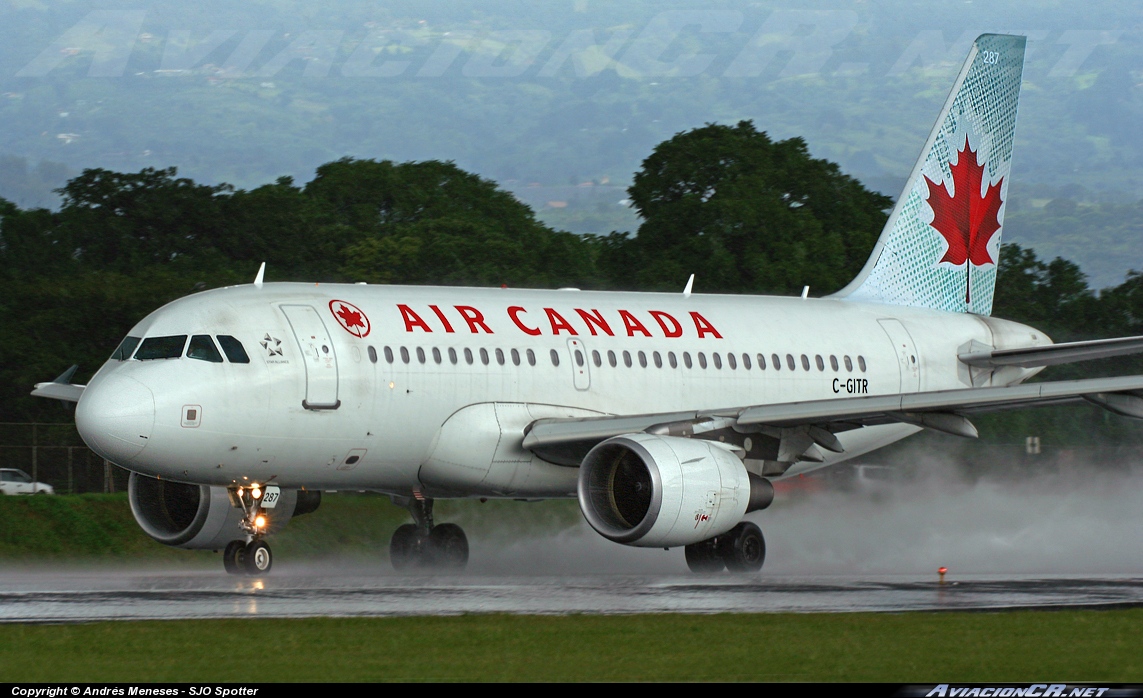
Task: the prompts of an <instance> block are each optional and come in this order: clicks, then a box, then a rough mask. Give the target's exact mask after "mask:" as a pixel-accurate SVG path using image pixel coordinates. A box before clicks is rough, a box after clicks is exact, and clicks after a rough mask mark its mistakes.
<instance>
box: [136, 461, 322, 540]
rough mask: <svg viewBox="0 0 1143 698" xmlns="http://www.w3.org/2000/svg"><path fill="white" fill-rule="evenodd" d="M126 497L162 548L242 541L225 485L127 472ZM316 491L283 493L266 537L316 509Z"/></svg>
mask: <svg viewBox="0 0 1143 698" xmlns="http://www.w3.org/2000/svg"><path fill="white" fill-rule="evenodd" d="M127 497H128V500H129V501H130V502H131V513H132V514H133V515H134V516H135V521H137V522H138V523H139V526H140V527H141V528H142V529H143V532H144V533H146V534H147V535H148V536H150V537H151V538H154V539H155V540H157V541H158V542H160V543H162V544H164V545H172V546H175V547H179V548H189V549H196V550H202V549H205V550H221V549H222V548H225V547H226V544H227V543H229V542H230V541H232V540H245V538H246V534H245V533H244V532H243V531H242V528H241V526H240V525H239V524H240V523H241V521H242V509H241V508H240V507H235V506H234V505H233V504H232V503H231V501H230V494H229V493H228V492H227V491H226V488H225V487H209V486H207V485H188V484H185V483H181V482H172V481H170V480H159V479H156V478H153V477H147V476H146V475H140V474H139V473H131V478H130V480H129V481H128V485H127ZM320 502H321V493H320V492H299V491H298V490H287V489H283V490H282V494H281V497H280V498H279V499H278V505H277V506H276V507H274V508H273V509H270V510H268V512H269V516H268V518H269V520H270V522H269V525H268V527H267V532H268V533H274V532H276V531H278V530H281V528H282V527H283V526H285V525H286V523H287V522H289V520H290V519H291V518H293V517H294V516H300V515H302V514H306V513H309V512H311V511H313V510H315V509H317V507H318V504H319V503H320Z"/></svg>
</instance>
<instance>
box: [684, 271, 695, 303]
mask: <svg viewBox="0 0 1143 698" xmlns="http://www.w3.org/2000/svg"><path fill="white" fill-rule="evenodd" d="M694 285H695V275H694V274H691V278H689V279H687V287H686V288H684V289H683V298H690V297H691V289H692V288H694Z"/></svg>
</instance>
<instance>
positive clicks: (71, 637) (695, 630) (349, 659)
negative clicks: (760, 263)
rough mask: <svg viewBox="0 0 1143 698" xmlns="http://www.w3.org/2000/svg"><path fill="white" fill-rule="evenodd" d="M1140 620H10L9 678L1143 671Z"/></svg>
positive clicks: (1139, 615) (891, 678)
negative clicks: (24, 622) (69, 622)
mask: <svg viewBox="0 0 1143 698" xmlns="http://www.w3.org/2000/svg"><path fill="white" fill-rule="evenodd" d="M1141 623H1143V609H1132V610H1123V611H1048V612H1045V611H1013V612H1004V613H906V614H865V613H853V614H754V615H729V614H727V615H667V614H663V615H639V616H587V615H570V616H512V615H465V616H453V617H427V618H346V619H338V618H321V619H299V620H274V619H249V620H201V621H154V622H137V623H126V622H103V623H90V624H78V625H0V682H15V681H20V682H33V681H35V682H51V681H93V682H94V681H108V682H125V681H190V682H200V681H230V682H240V681H246V682H262V681H298V682H302V681H305V682H317V681H321V682H331V681H770V682H788V681H874V682H892V683H905V682H912V683H918V682H937V681H940V682H949V681H953V682H970V681H971V682H984V681H987V682H1023V681H1088V682H1116V683H1121V682H1125V683H1133V682H1134V683H1138V682H1143V652H1140V645H1141V643H1140V641H1139V631H1138V628H1139V627H1140V624H1141ZM243 647H248V648H251V650H250V651H248V652H244V651H243V650H242V648H243Z"/></svg>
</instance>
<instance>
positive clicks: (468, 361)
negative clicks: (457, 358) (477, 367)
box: [464, 347, 472, 366]
mask: <svg viewBox="0 0 1143 698" xmlns="http://www.w3.org/2000/svg"><path fill="white" fill-rule="evenodd" d="M464 362H465V363H466V364H468V365H469V366H471V365H472V350H471V349H469V348H467V347H466V348H465V350H464Z"/></svg>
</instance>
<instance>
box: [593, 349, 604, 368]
mask: <svg viewBox="0 0 1143 698" xmlns="http://www.w3.org/2000/svg"><path fill="white" fill-rule="evenodd" d="M591 360H592V362H594V363H595V367H596V368H599V367H600V366H602V365H603V357H602V356H600V355H599V352H598V351H596V350H594V349H592V350H591Z"/></svg>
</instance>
